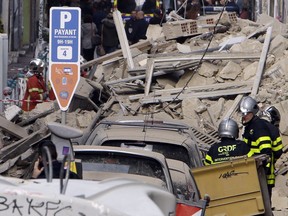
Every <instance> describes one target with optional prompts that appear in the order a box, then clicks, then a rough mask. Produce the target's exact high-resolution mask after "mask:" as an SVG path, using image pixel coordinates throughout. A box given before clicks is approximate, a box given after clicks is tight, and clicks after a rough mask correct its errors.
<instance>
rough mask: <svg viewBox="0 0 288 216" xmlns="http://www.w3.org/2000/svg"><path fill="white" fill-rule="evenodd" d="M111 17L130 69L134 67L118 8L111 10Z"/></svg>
mask: <svg viewBox="0 0 288 216" xmlns="http://www.w3.org/2000/svg"><path fill="white" fill-rule="evenodd" d="M113 19H114V22H115V26H116V30H117V34H118V38H119V41H120V45H121V50H122V53H123V56H124V58H125V59H127V63H128V66H129V68H131V69H132V68H134V62H133V59H132V55H131V50H130V48H129V43H128V40H127V36H126V33H125V29H124V25H123V20H122V16H121V13H120V12H119V11H118V10H115V11H114V12H113Z"/></svg>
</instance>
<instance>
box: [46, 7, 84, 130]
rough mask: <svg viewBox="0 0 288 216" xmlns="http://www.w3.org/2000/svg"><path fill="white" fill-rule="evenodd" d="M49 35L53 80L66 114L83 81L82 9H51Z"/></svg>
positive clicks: (57, 97) (51, 75) (50, 73)
mask: <svg viewBox="0 0 288 216" xmlns="http://www.w3.org/2000/svg"><path fill="white" fill-rule="evenodd" d="M49 33H50V34H49V61H50V62H49V80H50V82H51V86H52V88H53V90H54V93H55V96H56V99H57V102H58V104H59V107H60V109H61V111H62V112H65V111H67V109H68V107H69V105H70V103H71V100H72V98H73V95H74V93H75V90H76V87H77V85H78V83H79V81H80V42H81V10H80V8H78V7H51V8H50V32H49ZM62 114H63V113H62ZM63 121H64V122H63ZM62 123H64V124H65V119H64V120H63V118H62Z"/></svg>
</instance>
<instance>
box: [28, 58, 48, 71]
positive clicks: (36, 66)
mask: <svg viewBox="0 0 288 216" xmlns="http://www.w3.org/2000/svg"><path fill="white" fill-rule="evenodd" d="M44 67H45V63H44V62H43V61H42V60H41V59H39V58H35V59H32V60H31V61H30V63H29V69H30V71H32V72H33V73H41V72H42V71H43V69H44Z"/></svg>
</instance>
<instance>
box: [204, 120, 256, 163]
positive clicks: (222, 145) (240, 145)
mask: <svg viewBox="0 0 288 216" xmlns="http://www.w3.org/2000/svg"><path fill="white" fill-rule="evenodd" d="M238 135H239V128H238V124H237V123H236V122H235V121H234V120H233V119H231V118H228V119H224V120H223V121H221V123H220V124H219V127H218V136H219V137H220V138H221V142H219V143H215V144H213V145H212V146H211V147H210V149H209V151H208V152H207V154H206V156H205V161H204V164H205V165H210V164H215V163H221V162H224V161H229V160H230V159H231V158H236V157H239V156H244V155H247V157H251V156H252V155H253V153H252V152H251V151H250V148H249V146H248V145H247V144H246V143H245V142H243V141H241V140H237V138H238Z"/></svg>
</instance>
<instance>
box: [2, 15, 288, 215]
mask: <svg viewBox="0 0 288 216" xmlns="http://www.w3.org/2000/svg"><path fill="white" fill-rule="evenodd" d="M211 20H213V23H214V24H213V25H212V24H211ZM218 20H219V23H218ZM208 21H209V22H208ZM187 22H190V23H191V21H187ZM215 23H218V25H217V27H215ZM179 25H180V26H181V27H182V28H180V29H182V30H183V25H185V21H181V22H179V23H178V24H177V25H176V24H175V25H174V27H173V26H171V25H170V26H169V23H168V24H167V25H163V27H160V26H154V25H153V26H152V25H150V26H149V29H148V40H146V41H141V42H139V43H138V44H134V45H132V46H130V49H129V48H127V47H122V49H125V48H127V50H126V51H129V52H131V56H132V59H127V58H123V56H122V51H121V50H118V51H116V52H114V53H111V54H107V55H105V56H102V57H99V58H97V59H94V60H92V61H90V62H87V63H84V64H83V65H82V66H81V69H85V68H89V69H91V71H90V76H89V78H81V82H80V84H79V86H78V87H77V90H76V93H75V96H74V99H73V101H72V105H71V107H70V108H69V112H67V113H66V114H67V122H66V124H67V125H70V126H72V127H74V128H80V129H82V130H83V131H84V132H87V131H89V130H91V125H93V124H95V123H97V121H99V120H101V119H102V118H105V117H107V116H123V115H125V116H127V115H133V116H140V115H148V116H149V117H151V118H155V119H166V120H168V119H179V120H182V121H184V122H186V123H188V124H189V125H191V127H193V128H195V129H197V130H198V131H201V132H202V134H204V135H207V136H212V137H214V138H215V140H217V133H216V131H217V127H218V124H219V122H220V121H221V120H222V119H224V118H226V117H232V118H234V119H235V120H236V121H237V122H238V123H239V126H240V125H241V122H240V116H239V113H238V112H237V108H238V104H239V102H240V101H241V99H242V97H243V96H244V95H251V96H253V97H255V98H256V100H257V101H258V102H259V105H260V108H262V109H264V108H265V107H267V106H268V105H274V106H275V107H276V108H277V109H278V110H279V111H280V113H281V117H282V119H281V122H280V130H281V133H282V138H283V141H284V145H285V151H286V149H287V146H286V143H287V140H288V120H286V118H288V117H287V116H288V115H287V109H285V107H287V106H288V94H287V91H286V89H287V88H288V84H287V80H288V73H287V69H286V68H288V67H287V66H288V65H287V64H288V63H287V58H288V50H287V48H288V40H287V31H288V28H287V25H285V24H283V23H281V22H279V21H278V20H276V19H273V18H272V17H269V16H266V15H261V16H260V17H259V18H258V20H257V22H252V21H250V20H243V19H239V18H236V16H235V15H234V16H233V14H232V15H230V14H228V13H224V14H223V16H221V17H220V15H213V16H212V15H211V16H206V17H200V18H199V20H197V25H198V29H196V30H195V29H193V31H191V32H189V31H188V30H187V29H186V30H185V32H182V36H181V32H180V33H179V32H177V34H176V33H175V32H174V33H175V34H173V31H174V30H175V31H180V30H179ZM213 26H214V27H213ZM165 28H166V29H165ZM167 28H168V29H167ZM173 28H175V29H173ZM163 29H164V30H163ZM169 31H170V32H169ZM171 31H172V33H171ZM167 32H168V33H167ZM187 32H188V33H187ZM165 34H166V35H165ZM167 34H168V36H167ZM175 35H177V37H176V36H175ZM179 35H180V36H179ZM167 37H169V40H168V39H167ZM173 37H175V38H173ZM123 53H124V52H123ZM131 65H133V67H131ZM33 112H34V113H32V112H31V113H29V116H25V115H23V116H21V118H22V121H20V122H19V123H18V125H17V124H14V126H11V125H10V124H9V126H11V129H7V128H6V129H4V126H3V125H4V123H1V124H2V125H0V126H1V129H2V133H3V134H2V135H1V137H2V139H1V140H2V141H1V142H2V143H1V146H2V147H3V148H2V150H1V152H0V157H1V161H5V160H4V159H6V161H7V163H6V164H5V166H4V165H1V166H0V173H4V172H7V170H8V169H9V168H10V167H12V166H13V164H15V163H16V161H18V159H19V158H20V159H21V160H23V159H25V158H28V157H29V156H30V155H29V151H30V149H29V147H31V146H33V142H34V143H35V142H36V141H37V139H36V137H39V136H40V134H41V136H40V137H41V138H43V137H45V136H47V135H48V134H49V133H48V132H47V129H46V127H45V124H46V123H47V122H49V121H58V122H61V111H60V110H59V108H57V103H56V102H54V103H53V102H50V103H43V104H42V105H40V106H37V108H36V110H35V111H33ZM37 112H38V113H37ZM35 116H37V118H35ZM21 122H22V123H21ZM23 122H25V124H24V123H23ZM5 124H8V123H7V122H5ZM11 124H12V123H11ZM15 127H17V128H16V129H15ZM19 128H22V129H23V128H25V130H26V132H27V134H26V136H25V135H21V134H18V133H16V134H12V135H13V136H11V133H12V131H14V132H15V131H17V130H18V129H19ZM22 129H21V130H22ZM21 130H20V129H19V133H20V131H21ZM40 132H41V133H40ZM7 134H10V138H9V139H8V140H7V139H6V140H5V139H4V138H5V137H7ZM24 134H25V133H24ZM23 139H24V140H23ZM3 140H5V141H3ZM11 140H12V141H11ZM15 140H16V142H15ZM28 140H29V142H28ZM15 143H17V144H18V145H17V147H16V148H15V146H16V144H15ZM12 145H13V148H12ZM206 147H207V148H209V146H206ZM20 150H21V151H20ZM7 152H8V153H9V157H8V156H7ZM11 152H12V153H11ZM13 152H14V153H13ZM17 152H18V154H17ZM5 153H6V155H5ZM287 157H288V154H287V153H286V154H283V156H282V157H281V158H280V159H279V160H278V162H277V164H276V169H277V172H278V174H279V175H278V177H277V179H280V178H281V182H283V181H286V182H287V169H288V168H287V166H288V159H287ZM9 172H10V171H9ZM14 173H15V172H14ZM21 174H23V173H17V175H21ZM283 178H284V180H283ZM286 184H287V183H286ZM283 185H285V183H283ZM286 187H287V185H286ZM275 190H276V192H275V193H277V194H279V196H280V195H281V196H282V195H283V197H285V200H286V199H287V194H286V193H284V192H283V191H282V189H278V188H277V187H276V189H275ZM279 196H277V199H279ZM282 203H285V205H281V206H279V205H280V204H279V205H278V204H277V206H274V207H275V209H276V210H285V209H286V210H287V205H286V203H287V201H283V202H282ZM287 211H288V210H287ZM276 213H277V212H276ZM274 215H276V214H275V213H274Z"/></svg>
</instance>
